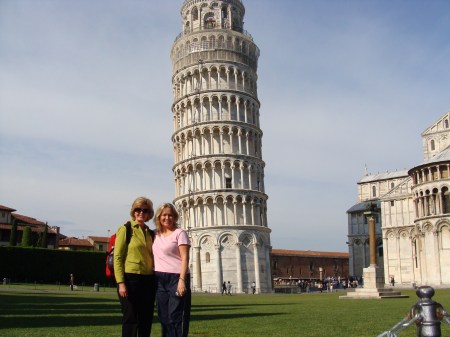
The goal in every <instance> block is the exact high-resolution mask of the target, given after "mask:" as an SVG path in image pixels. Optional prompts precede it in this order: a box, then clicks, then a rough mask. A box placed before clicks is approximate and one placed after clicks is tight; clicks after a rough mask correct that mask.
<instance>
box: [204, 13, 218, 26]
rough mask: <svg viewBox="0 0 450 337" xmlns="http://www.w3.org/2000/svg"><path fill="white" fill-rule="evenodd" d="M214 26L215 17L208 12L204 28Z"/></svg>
mask: <svg viewBox="0 0 450 337" xmlns="http://www.w3.org/2000/svg"><path fill="white" fill-rule="evenodd" d="M214 27H216V19H215V18H214V14H213V13H208V14H206V16H205V28H206V29H212V28H214Z"/></svg>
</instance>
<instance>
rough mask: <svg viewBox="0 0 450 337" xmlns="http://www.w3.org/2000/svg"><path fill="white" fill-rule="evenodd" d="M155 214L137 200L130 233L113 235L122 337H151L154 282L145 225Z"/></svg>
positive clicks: (122, 231)
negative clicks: (114, 237) (114, 236)
mask: <svg viewBox="0 0 450 337" xmlns="http://www.w3.org/2000/svg"><path fill="white" fill-rule="evenodd" d="M153 214H154V210H153V203H152V201H151V200H150V199H148V198H145V197H139V198H137V199H136V200H135V201H134V202H133V205H132V206H131V210H130V216H131V220H130V224H131V226H130V231H129V234H131V237H130V236H128V238H129V241H128V242H127V228H126V226H125V225H122V226H120V227H119V229H118V230H117V233H116V242H115V247H114V274H115V278H116V282H117V292H118V294H119V300H120V304H121V307H122V337H150V333H151V329H152V322H153V310H154V306H155V291H156V282H155V276H154V261H153V251H152V244H153V239H152V233H151V229H150V228H148V226H147V225H146V224H145V222H147V221H149V220H150V219H151V218H152V217H153Z"/></svg>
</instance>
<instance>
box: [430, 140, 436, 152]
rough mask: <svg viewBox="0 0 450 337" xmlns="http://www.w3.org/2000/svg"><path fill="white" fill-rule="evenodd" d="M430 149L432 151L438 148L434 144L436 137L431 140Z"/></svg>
mask: <svg viewBox="0 0 450 337" xmlns="http://www.w3.org/2000/svg"><path fill="white" fill-rule="evenodd" d="M430 149H431V151H434V150H435V149H436V147H435V145H434V139H432V140H431V141H430Z"/></svg>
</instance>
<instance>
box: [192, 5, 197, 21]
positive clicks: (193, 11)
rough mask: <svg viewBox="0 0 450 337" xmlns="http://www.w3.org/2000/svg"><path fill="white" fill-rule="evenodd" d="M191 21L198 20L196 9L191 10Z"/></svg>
mask: <svg viewBox="0 0 450 337" xmlns="http://www.w3.org/2000/svg"><path fill="white" fill-rule="evenodd" d="M192 20H194V21H197V20H198V9H197V8H194V9H192Z"/></svg>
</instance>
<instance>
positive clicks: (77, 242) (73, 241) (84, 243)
mask: <svg viewBox="0 0 450 337" xmlns="http://www.w3.org/2000/svg"><path fill="white" fill-rule="evenodd" d="M58 245H59V247H66V246H72V247H73V246H77V247H89V248H92V247H93V245H92V243H90V242H89V241H88V240H86V239H78V238H73V237H72V238H65V239H62V240H59V244H58Z"/></svg>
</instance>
